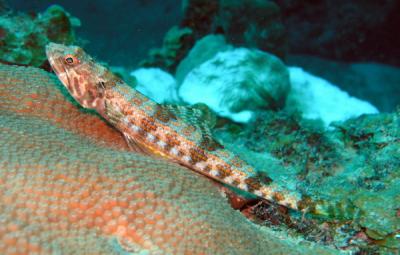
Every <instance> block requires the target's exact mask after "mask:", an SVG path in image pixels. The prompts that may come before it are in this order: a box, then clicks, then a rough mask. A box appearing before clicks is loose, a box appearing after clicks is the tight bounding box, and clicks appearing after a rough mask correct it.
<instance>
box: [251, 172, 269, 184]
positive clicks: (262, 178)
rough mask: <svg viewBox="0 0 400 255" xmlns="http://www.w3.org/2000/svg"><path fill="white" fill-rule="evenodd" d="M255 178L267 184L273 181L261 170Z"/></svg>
mask: <svg viewBox="0 0 400 255" xmlns="http://www.w3.org/2000/svg"><path fill="white" fill-rule="evenodd" d="M255 178H257V180H259V181H260V182H261V183H262V184H265V185H270V184H271V183H272V182H273V180H272V179H271V178H270V177H269V176H268V175H267V174H266V173H265V172H261V171H259V172H257V174H256V176H255Z"/></svg>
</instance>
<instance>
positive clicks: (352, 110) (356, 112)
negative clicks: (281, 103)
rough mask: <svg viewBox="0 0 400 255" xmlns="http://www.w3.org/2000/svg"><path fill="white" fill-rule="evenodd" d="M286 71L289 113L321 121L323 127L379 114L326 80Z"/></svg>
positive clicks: (294, 71)
mask: <svg viewBox="0 0 400 255" xmlns="http://www.w3.org/2000/svg"><path fill="white" fill-rule="evenodd" d="M288 69H289V73H290V84H291V89H290V93H289V95H288V98H287V100H286V110H287V111H289V112H290V111H292V112H293V111H297V112H300V113H301V114H302V117H303V118H306V119H318V120H321V121H322V122H323V123H324V125H325V126H329V125H330V124H331V123H332V122H333V121H345V120H348V119H350V118H355V117H358V116H360V115H362V114H374V113H378V110H377V109H376V108H375V107H374V106H373V105H371V104H370V103H368V102H366V101H362V100H360V99H357V98H355V97H352V96H349V95H348V94H347V93H346V92H344V91H342V90H340V89H339V88H338V87H337V86H335V85H333V84H330V83H329V82H328V81H326V80H323V79H321V78H319V77H316V76H313V75H311V74H309V73H307V72H305V71H303V70H302V69H301V68H298V67H290V68H288Z"/></svg>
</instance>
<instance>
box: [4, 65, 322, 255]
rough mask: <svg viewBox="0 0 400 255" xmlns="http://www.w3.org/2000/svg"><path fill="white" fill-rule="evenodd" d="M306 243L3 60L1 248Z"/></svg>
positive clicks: (287, 246) (276, 250)
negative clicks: (137, 147) (237, 207)
mask: <svg viewBox="0 0 400 255" xmlns="http://www.w3.org/2000/svg"><path fill="white" fill-rule="evenodd" d="M309 249H311V248H309V247H306V246H300V245H294V244H292V243H290V242H288V241H283V240H280V239H279V238H277V237H276V236H274V235H272V234H271V232H266V231H264V230H262V228H260V227H257V226H256V225H254V224H252V223H251V222H249V221H248V220H247V219H246V218H245V217H243V216H242V215H241V214H240V213H239V212H237V211H234V210H233V209H232V208H231V207H230V206H229V204H228V203H227V201H226V199H225V198H223V197H222V196H221V195H220V193H219V191H218V189H217V188H216V187H215V185H213V184H212V182H211V181H210V180H208V179H206V178H204V177H202V176H199V175H197V174H195V173H194V172H191V171H189V170H187V169H184V168H182V167H180V166H177V165H175V164H172V163H169V162H166V161H162V160H157V159H153V158H148V157H144V156H141V155H137V154H134V153H132V152H129V151H128V149H127V147H126V145H125V142H124V140H123V139H122V137H121V135H120V134H119V133H118V132H117V131H115V130H114V129H112V128H111V127H110V126H108V125H107V124H106V123H105V122H104V121H103V120H102V119H101V118H100V117H98V116H97V115H95V114H94V113H91V112H88V111H85V110H83V109H81V108H79V107H78V106H77V105H76V104H74V103H73V101H72V100H71V99H70V98H68V96H67V93H66V92H65V91H64V90H63V87H62V86H61V85H60V83H59V82H58V80H57V79H56V78H55V76H54V75H52V74H49V73H47V72H45V71H42V70H40V69H36V68H26V67H16V66H6V65H0V254H28V253H29V254H34V253H35V252H36V253H38V254H39V253H40V254H49V253H51V254H53V253H57V254H58V253H61V254H127V253H129V252H130V253H132V254H139V253H140V254H295V253H296V252H305V251H307V250H308V252H309V251H310V250H309ZM313 249H317V248H316V247H314V248H313ZM318 249H319V248H318ZM321 251H322V250H320V253H319V254H321Z"/></svg>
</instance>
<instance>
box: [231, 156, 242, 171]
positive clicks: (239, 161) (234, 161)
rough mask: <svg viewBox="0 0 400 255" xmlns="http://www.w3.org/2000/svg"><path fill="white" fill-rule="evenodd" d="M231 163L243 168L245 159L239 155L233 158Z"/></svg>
mask: <svg viewBox="0 0 400 255" xmlns="http://www.w3.org/2000/svg"><path fill="white" fill-rule="evenodd" d="M231 164H232V165H233V166H234V167H236V168H241V167H243V161H242V160H241V159H240V158H239V157H238V156H234V157H233V158H232V160H231Z"/></svg>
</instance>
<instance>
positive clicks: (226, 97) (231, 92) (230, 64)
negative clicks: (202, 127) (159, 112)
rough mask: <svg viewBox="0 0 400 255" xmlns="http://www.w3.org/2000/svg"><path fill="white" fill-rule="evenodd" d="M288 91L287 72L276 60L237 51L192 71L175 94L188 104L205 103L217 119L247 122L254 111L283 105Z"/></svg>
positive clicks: (271, 57)
mask: <svg viewBox="0 0 400 255" xmlns="http://www.w3.org/2000/svg"><path fill="white" fill-rule="evenodd" d="M289 88H290V84H289V76H288V72H287V70H286V67H285V66H284V65H283V63H282V62H281V61H280V60H279V59H278V58H277V57H275V56H273V55H271V54H268V53H265V52H261V51H259V50H249V49H246V48H237V49H234V50H230V51H225V52H219V53H218V54H217V55H215V57H213V58H212V59H210V60H208V61H206V62H204V63H203V64H201V65H200V66H198V67H197V68H195V69H193V70H192V71H191V72H190V73H189V74H188V75H187V76H186V78H185V80H184V81H183V83H182V85H181V86H180V88H179V92H178V94H179V96H180V97H181V98H182V100H183V101H185V102H187V103H189V104H192V105H193V104H196V103H205V104H206V105H208V106H209V107H210V108H211V109H212V110H213V111H214V112H216V113H217V114H218V115H220V116H223V117H227V118H230V119H232V120H234V121H237V122H248V121H249V120H250V119H251V118H252V116H253V114H254V112H255V111H258V110H261V109H277V108H279V107H281V106H283V104H284V101H285V98H286V95H287V93H288V92H289Z"/></svg>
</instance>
